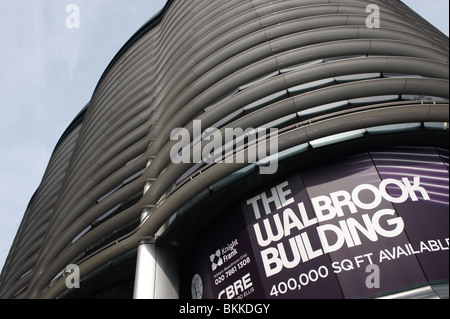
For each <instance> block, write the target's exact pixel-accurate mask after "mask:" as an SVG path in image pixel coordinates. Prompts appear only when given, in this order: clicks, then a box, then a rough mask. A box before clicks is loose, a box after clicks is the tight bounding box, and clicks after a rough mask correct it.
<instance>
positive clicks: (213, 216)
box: [0, 0, 449, 299]
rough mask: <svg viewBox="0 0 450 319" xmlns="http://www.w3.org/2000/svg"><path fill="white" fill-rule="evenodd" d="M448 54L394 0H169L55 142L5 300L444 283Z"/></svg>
mask: <svg viewBox="0 0 450 319" xmlns="http://www.w3.org/2000/svg"><path fill="white" fill-rule="evenodd" d="M448 63H449V51H448V37H446V36H445V35H444V34H442V33H441V32H439V31H438V30H437V29H436V28H434V27H433V26H432V25H431V24H429V23H428V22H427V21H425V20H424V19H423V18H422V17H420V16H419V15H417V14H416V13H415V12H413V11H412V10H411V9H410V8H408V7H407V6H406V5H405V4H403V3H402V2H401V1H398V0H373V1H362V0H334V1H329V0H282V1H275V0H227V1H223V0H208V1H206V0H192V1H182V0H175V1H172V0H169V1H168V2H167V4H166V6H165V7H164V8H163V9H162V10H161V11H160V12H159V13H158V14H157V15H156V16H154V17H153V18H152V19H150V20H149V21H148V22H147V23H146V24H145V25H144V26H143V27H142V28H141V29H140V30H138V31H137V32H136V34H134V36H133V37H132V38H131V39H130V40H129V41H128V42H127V43H126V44H125V45H124V46H123V48H122V49H121V50H120V51H119V52H118V53H117V55H116V56H115V58H114V59H113V60H112V61H111V63H110V64H109V66H108V67H107V69H106V70H105V72H104V74H103V76H102V77H101V79H100V80H99V82H98V85H97V87H96V88H95V90H94V91H93V95H92V99H91V100H90V101H89V102H88V103H87V105H86V106H85V107H84V108H83V109H82V110H81V111H80V113H79V115H78V116H77V117H76V118H75V119H74V120H73V122H72V123H71V124H70V125H69V127H68V128H67V130H66V131H65V132H64V134H63V135H62V136H61V138H60V140H59V142H58V143H57V145H56V147H55V149H54V152H53V154H52V156H51V158H50V161H49V164H48V167H47V169H46V171H45V174H44V176H43V179H42V182H41V184H40V186H39V187H38V189H37V190H36V192H35V194H34V195H33V197H32V198H31V200H30V202H29V205H28V207H27V209H26V212H25V214H24V217H23V220H22V223H21V225H20V227H19V229H18V232H17V235H16V238H15V240H14V242H13V244H12V247H11V250H10V253H9V255H8V258H7V260H6V263H5V266H4V268H3V270H2V273H1V277H0V298H214V299H216V298H220V299H223V298H228V299H231V298H239V299H241V298H377V297H388V298H391V297H405V298H407V297H420V298H429V297H442V298H446V297H447V298H448V273H449V264H448V261H449V258H448V257H449V256H448V252H449V250H448V247H449V218H448V216H449V214H448V208H449V207H448V206H449V196H448V187H449V168H448V162H449V161H448V143H449V134H448V122H449V103H448V95H449V82H448V79H449V64H448Z"/></svg>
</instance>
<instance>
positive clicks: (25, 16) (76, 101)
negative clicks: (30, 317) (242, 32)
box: [0, 0, 449, 269]
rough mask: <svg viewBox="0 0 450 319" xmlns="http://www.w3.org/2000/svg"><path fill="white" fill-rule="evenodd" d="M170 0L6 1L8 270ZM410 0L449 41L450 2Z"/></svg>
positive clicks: (2, 74) (4, 213)
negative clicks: (109, 70)
mask: <svg viewBox="0 0 450 319" xmlns="http://www.w3.org/2000/svg"><path fill="white" fill-rule="evenodd" d="M165 2H166V1H165V0H126V1H125V0H20V1H17V0H0V43H1V45H2V49H1V50H0V154H1V156H0V269H1V268H2V267H3V264H4V261H5V259H6V256H7V254H8V251H9V248H10V246H11V244H12V241H13V239H14V236H15V234H16V232H17V229H18V227H19V224H20V221H21V219H22V217H23V214H24V212H25V209H26V206H27V204H28V202H29V200H30V199H31V196H32V195H33V193H34V191H35V190H36V188H37V187H38V185H39V183H40V180H41V178H42V176H43V174H44V171H45V168H46V166H47V164H48V161H49V159H50V156H51V153H52V151H53V149H54V147H55V145H56V143H57V141H58V139H59V138H60V136H61V135H62V133H63V132H64V130H65V129H66V128H67V126H68V125H69V124H70V122H71V121H72V120H73V119H74V117H75V116H76V115H77V114H78V112H79V111H80V110H81V108H82V107H83V106H84V105H85V104H86V103H87V102H88V101H89V100H90V98H91V95H92V93H93V90H94V88H95V86H96V84H97V82H98V80H99V79H100V77H101V75H102V73H103V71H104V70H105V68H106V66H107V65H108V63H109V62H110V61H111V59H112V58H113V57H114V55H115V54H116V53H117V52H118V50H119V49H120V48H121V47H122V46H123V45H124V44H125V42H126V41H127V40H128V39H129V38H130V37H131V35H133V34H134V33H135V32H136V31H137V30H138V29H139V28H140V27H141V26H142V25H143V24H144V23H145V22H146V21H147V20H148V19H150V18H151V17H152V16H153V15H154V14H155V13H156V12H157V11H159V10H160V9H161V8H162V7H163V6H164V4H165ZM368 2H369V1H368ZM403 2H404V3H406V4H407V5H409V6H410V7H411V8H413V9H414V10H416V11H417V12H418V13H420V14H421V15H422V16H423V17H425V18H426V19H427V20H428V21H430V22H431V23H433V24H434V25H435V26H436V27H438V28H439V29H440V30H441V31H443V32H444V33H445V34H447V35H448V33H449V30H448V29H449V26H448V25H449V18H448V7H449V2H448V0H428V1H424V0H404V1H403ZM70 3H74V4H76V5H78V7H79V8H80V28H78V29H68V28H67V27H66V25H65V21H66V18H67V16H68V15H69V13H66V11H65V10H66V7H67V5H68V4H70Z"/></svg>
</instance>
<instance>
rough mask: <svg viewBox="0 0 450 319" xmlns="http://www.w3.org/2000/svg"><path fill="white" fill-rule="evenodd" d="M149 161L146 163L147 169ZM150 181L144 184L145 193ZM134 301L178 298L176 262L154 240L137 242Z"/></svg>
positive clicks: (145, 214) (145, 212)
mask: <svg viewBox="0 0 450 319" xmlns="http://www.w3.org/2000/svg"><path fill="white" fill-rule="evenodd" d="M151 162H152V161H151V160H148V161H147V167H148V166H150V164H151ZM151 185H152V182H151V181H146V182H145V184H144V192H143V194H144V195H145V193H147V191H148V190H149V189H150V187H151ZM150 211H151V207H144V208H143V209H142V213H141V222H143V221H144V220H145V219H146V218H147V217H148V216H149V214H150ZM133 298H134V299H170V298H173V299H175V298H179V279H178V261H177V260H176V255H174V254H173V253H172V252H171V251H170V250H168V249H165V248H162V247H157V246H156V243H155V239H154V238H147V239H142V240H141V241H140V242H139V246H138V251H137V259H136V275H135V279H134V296H133Z"/></svg>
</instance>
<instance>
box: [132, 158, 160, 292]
mask: <svg viewBox="0 0 450 319" xmlns="http://www.w3.org/2000/svg"><path fill="white" fill-rule="evenodd" d="M151 163H152V160H151V159H149V160H147V163H146V166H145V167H146V168H148V167H149V166H150V164H151ZM151 186H152V184H151V182H150V181H146V182H145V184H144V191H143V195H145V194H146V193H147V192H148V190H149V189H150V187H151ZM149 214H150V209H149V208H144V209H143V210H142V213H141V223H142V222H143V221H144V220H145V219H146V218H147V216H148V215H149ZM155 282H156V245H155V244H154V243H150V242H148V241H145V240H141V241H140V242H139V246H138V251H137V260H136V274H135V279H134V299H154V298H155Z"/></svg>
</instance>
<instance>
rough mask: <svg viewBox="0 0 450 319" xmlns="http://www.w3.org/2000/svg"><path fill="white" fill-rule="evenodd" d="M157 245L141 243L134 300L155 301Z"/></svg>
mask: <svg viewBox="0 0 450 319" xmlns="http://www.w3.org/2000/svg"><path fill="white" fill-rule="evenodd" d="M155 285H156V245H155V244H152V243H147V242H141V243H139V247H138V253H137V260H136V277H135V281H134V299H155Z"/></svg>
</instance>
